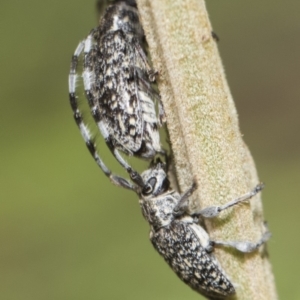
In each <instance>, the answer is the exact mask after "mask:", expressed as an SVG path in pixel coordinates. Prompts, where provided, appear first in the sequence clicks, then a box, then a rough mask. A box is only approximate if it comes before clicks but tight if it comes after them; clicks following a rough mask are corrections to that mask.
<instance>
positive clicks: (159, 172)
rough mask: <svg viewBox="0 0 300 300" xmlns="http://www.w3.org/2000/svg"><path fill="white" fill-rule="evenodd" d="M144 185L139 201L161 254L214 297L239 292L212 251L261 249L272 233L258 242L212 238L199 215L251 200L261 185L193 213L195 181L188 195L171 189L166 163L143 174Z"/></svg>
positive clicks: (189, 281)
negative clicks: (190, 204) (189, 208)
mask: <svg viewBox="0 0 300 300" xmlns="http://www.w3.org/2000/svg"><path fill="white" fill-rule="evenodd" d="M141 176H142V179H143V182H144V183H145V184H144V187H143V188H142V190H141V191H140V193H139V197H140V200H139V203H140V206H141V209H142V212H143V215H144V217H145V219H146V220H147V221H148V222H149V224H150V240H151V242H152V244H153V246H154V248H155V249H156V250H157V251H158V253H159V254H160V255H161V256H163V258H164V259H165V261H166V262H167V263H168V264H169V266H170V267H171V268H172V269H173V271H174V272H175V273H176V274H177V275H178V277H179V278H180V279H181V280H182V281H184V282H185V283H186V284H188V285H189V286H190V287H191V288H192V289H194V290H195V291H197V292H199V293H200V294H202V295H204V296H206V297H209V298H211V299H224V298H226V297H228V296H230V295H233V294H234V293H235V288H234V286H233V284H232V283H231V281H230V279H229V278H228V276H227V275H226V273H225V272H224V270H223V269H222V268H221V266H220V264H219V263H218V261H217V260H216V258H215V257H214V255H213V254H212V251H213V248H214V246H215V245H220V246H229V247H233V248H235V249H237V250H239V251H241V252H244V253H248V252H253V251H255V250H256V249H258V247H259V246H261V245H262V244H263V243H264V242H266V241H267V240H268V239H269V238H270V236H271V234H270V232H268V231H267V232H265V233H264V234H263V236H262V238H261V239H260V240H259V241H258V242H257V243H252V242H249V241H228V242H225V241H212V240H210V238H209V235H208V233H207V232H206V231H205V229H204V228H203V227H201V226H200V225H199V223H198V222H199V218H212V217H216V216H218V215H219V213H220V212H221V211H223V210H225V209H227V208H229V207H231V206H234V205H236V204H239V203H241V202H244V201H246V200H249V199H250V198H252V197H253V196H255V195H256V194H257V193H258V192H260V191H261V190H262V188H263V185H262V184H258V185H257V186H256V187H255V188H254V189H253V190H252V191H251V192H249V193H247V194H245V195H243V196H241V197H239V198H237V199H235V200H233V201H230V202H228V203H227V204H225V205H223V206H211V207H207V208H205V209H203V210H200V211H198V212H196V213H194V214H193V215H189V214H188V213H187V212H186V208H187V205H188V198H189V196H190V195H191V194H192V193H193V191H194V190H195V189H196V185H195V184H193V185H192V186H191V188H190V189H188V190H187V191H186V192H185V193H184V194H182V195H180V194H179V193H178V192H176V191H174V190H172V189H170V184H169V180H168V178H167V175H166V170H165V164H163V163H161V162H160V161H158V162H156V163H154V164H152V166H151V167H150V168H149V169H148V170H146V171H145V172H143V173H142V175H141Z"/></svg>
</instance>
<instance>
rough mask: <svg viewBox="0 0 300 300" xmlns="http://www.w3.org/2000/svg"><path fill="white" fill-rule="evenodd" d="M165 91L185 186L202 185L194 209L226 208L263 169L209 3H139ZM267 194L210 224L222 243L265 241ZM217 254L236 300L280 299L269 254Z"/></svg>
mask: <svg viewBox="0 0 300 300" xmlns="http://www.w3.org/2000/svg"><path fill="white" fill-rule="evenodd" d="M137 3H138V8H139V12H140V15H141V21H142V23H143V27H144V30H145V34H146V39H147V42H148V44H149V50H150V54H151V58H152V62H153V66H154V69H155V70H157V71H158V72H159V76H158V86H159V90H160V93H161V97H162V101H163V104H164V108H165V111H166V115H167V126H168V131H169V134H170V142H171V146H172V151H173V153H174V161H175V168H176V173H177V178H178V183H179V186H180V189H181V190H182V191H184V190H186V189H187V188H188V187H189V186H190V185H191V183H192V181H193V179H194V178H195V179H196V181H197V183H198V189H197V191H196V192H195V193H194V194H195V197H194V199H193V200H194V201H193V203H192V206H194V207H199V206H201V207H206V206H209V205H221V204H224V203H226V202H228V201H230V200H232V199H234V198H236V197H238V196H240V195H242V194H244V193H245V192H247V191H250V190H251V189H252V188H253V187H254V186H255V185H256V184H257V183H258V182H259V180H258V176H257V173H256V169H255V164H254V162H253V160H252V157H251V155H250V153H249V151H248V148H247V146H246V145H245V144H244V142H243V140H242V137H241V136H242V135H241V133H240V131H239V124H238V116H237V112H236V108H235V106H234V102H233V99H232V96H231V93H230V90H229V87H228V84H227V81H226V78H225V73H224V69H223V66H222V62H221V59H220V56H219V53H218V49H217V46H216V42H215V41H214V40H213V38H212V36H211V31H212V28H211V24H210V22H209V19H208V14H207V11H206V7H205V3H204V1H203V0H137ZM263 221H264V218H263V211H262V204H261V199H260V195H258V196H256V197H254V198H253V199H251V202H250V204H244V205H239V206H238V207H235V208H232V209H229V210H228V212H223V213H222V214H221V216H220V218H215V219H212V220H207V221H205V225H206V228H207V230H208V232H209V234H210V236H211V237H212V238H213V239H215V240H217V239H219V240H253V241H256V240H259V238H260V237H261V235H262V232H263V231H264V226H263ZM215 254H216V256H217V258H218V259H219V261H220V262H221V265H222V267H223V268H224V269H225V270H226V273H227V274H228V275H229V276H230V278H231V279H232V281H233V282H234V283H235V285H236V287H237V288H236V291H237V294H236V296H235V297H234V299H243V300H245V299H251V300H256V299H257V300H263V299H265V300H270V299H272V300H273V299H277V295H276V289H275V285H274V278H273V274H272V271H271V266H270V263H269V261H268V259H267V256H266V255H264V256H263V255H261V252H259V251H258V252H257V253H255V254H247V255H241V254H237V253H236V252H234V253H233V252H229V251H225V250H224V249H216V251H215Z"/></svg>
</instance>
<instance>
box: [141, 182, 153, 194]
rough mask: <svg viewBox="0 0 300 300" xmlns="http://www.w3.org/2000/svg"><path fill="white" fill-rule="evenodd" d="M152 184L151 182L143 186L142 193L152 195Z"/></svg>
mask: <svg viewBox="0 0 300 300" xmlns="http://www.w3.org/2000/svg"><path fill="white" fill-rule="evenodd" d="M152 190H153V189H152V186H151V185H150V184H147V185H145V186H144V187H143V191H142V193H143V194H144V195H150V194H151V193H152Z"/></svg>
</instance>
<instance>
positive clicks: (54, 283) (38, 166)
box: [0, 0, 300, 300]
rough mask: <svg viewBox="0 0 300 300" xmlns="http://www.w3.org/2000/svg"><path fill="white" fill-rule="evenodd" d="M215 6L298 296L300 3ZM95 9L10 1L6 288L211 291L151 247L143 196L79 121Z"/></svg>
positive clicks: (1, 250)
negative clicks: (85, 46)
mask: <svg viewBox="0 0 300 300" xmlns="http://www.w3.org/2000/svg"><path fill="white" fill-rule="evenodd" d="M207 6H208V10H209V13H210V16H211V21H212V24H213V27H214V30H215V32H216V33H217V34H218V35H219V36H220V38H221V41H220V42H219V49H220V53H221V56H222V59H223V63H224V65H225V69H226V72H227V76H228V80H229V84H230V87H231V91H232V93H233V96H234V99H235V102H236V106H237V109H238V112H239V116H240V125H241V130H242V133H243V134H244V138H245V140H246V143H247V144H248V146H249V147H250V149H251V152H252V154H253V156H254V158H255V161H256V164H257V168H258V172H259V175H260V178H261V180H263V181H264V182H266V189H265V190H264V192H263V201H264V210H265V217H266V219H267V220H268V222H269V227H270V229H271V231H272V232H273V237H272V239H271V241H270V242H269V252H270V257H271V261H272V263H273V269H274V273H275V277H276V282H277V288H278V292H279V296H280V298H281V299H289V300H293V299H300V285H299V278H300V277H299V269H300V260H299V253H300V241H299V237H298V235H297V232H298V233H299V231H298V230H300V217H299V208H300V204H299V187H300V184H299V180H300V157H299V152H300V139H299V131H300V116H299V113H300V101H299V96H300V84H299V75H300V74H299V73H300V72H299V68H300V59H299V57H300V55H299V54H300V39H299V32H300V22H299V12H300V1H297V0H293V1H292V0H290V1H278V0H277V1H276V0H265V1H259V0H251V1H250V0H244V1H240V0H230V1H213V0H208V1H207ZM94 7H95V3H94V0H85V1H83V0H75V1H74V0H52V1H40V0H27V1H11V0H1V1H0V28H1V29H0V30H1V47H0V61H1V69H0V77H1V79H0V99H1V110H0V122H1V127H0V133H1V139H0V143H1V146H0V151H1V155H0V180H1V181H0V185H1V186H0V291H1V292H0V293H1V296H0V297H1V299H4V300H40V299H43V300H48V299H49V300H50V299H51V300H53V299H57V300H60V299H62V300H69V299H72V300H76V299H78V300H81V299H89V300H96V299H97V300H99V299H131V300H132V299H145V300H146V299H163V300H167V299H172V300H175V299H186V300H187V299H190V300H192V299H200V298H201V297H199V296H198V295H197V294H196V293H194V292H193V291H191V290H190V289H189V288H187V287H186V286H185V285H184V284H182V283H181V282H180V281H179V280H178V279H177V277H176V276H175V275H174V274H173V273H172V271H171V270H170V269H169V268H168V266H167V265H166V264H165V263H164V262H163V260H162V259H161V258H160V257H159V256H158V255H157V253H156V252H155V251H154V250H153V249H152V246H151V244H150V242H149V241H148V224H147V223H146V222H145V221H144V220H143V218H142V215H141V213H140V209H139V206H138V201H137V197H136V196H135V195H134V194H133V193H130V192H129V191H125V190H122V189H118V188H115V187H113V186H112V185H111V184H110V183H109V181H108V180H107V179H106V178H105V176H104V175H103V174H102V173H101V171H100V170H99V169H98V168H97V166H96V164H95V163H94V162H93V160H92V158H91V157H90V155H89V153H88V151H87V150H86V148H85V145H84V143H83V141H82V139H81V137H80V134H79V131H78V129H77V128H76V125H75V123H74V121H73V118H72V113H71V109H70V105H69V102H68V90H67V76H68V70H69V65H70V58H71V55H72V53H73V51H74V49H75V47H76V45H77V43H78V42H79V40H81V39H82V38H84V37H85V36H86V35H87V33H88V32H89V31H90V29H91V28H92V27H94V26H95V25H96V23H97V17H96V16H97V15H96V12H95V9H94ZM103 148H105V147H103ZM103 153H104V156H105V157H107V160H106V162H107V164H108V165H109V166H110V167H112V168H113V169H114V170H115V171H116V172H119V168H118V166H117V164H116V163H115V162H114V161H113V159H112V158H111V157H110V156H109V153H108V152H107V150H106V149H103ZM253 276H255V273H253Z"/></svg>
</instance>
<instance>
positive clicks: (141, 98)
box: [69, 0, 165, 188]
mask: <svg viewBox="0 0 300 300" xmlns="http://www.w3.org/2000/svg"><path fill="white" fill-rule="evenodd" d="M144 48H145V47H144V32H143V29H142V26H141V24H140V20H139V15H138V11H137V8H136V3H135V1H133V0H127V1H112V4H111V5H110V6H108V7H107V9H106V11H105V13H104V15H103V17H102V19H101V21H100V24H99V26H98V27H96V28H94V29H93V30H92V31H91V33H90V34H89V35H88V36H87V38H86V39H85V40H83V41H82V42H80V43H79V45H78V46H77V48H76V50H75V53H74V55H73V57H72V62H71V69H70V74H69V98H70V102H71V106H72V109H73V112H74V118H75V121H76V123H77V125H78V126H79V129H80V131H81V134H82V136H83V138H84V140H85V142H86V145H87V147H88V149H89V151H90V152H91V154H92V156H93V157H94V159H95V161H96V162H97V164H98V165H99V166H100V168H101V169H102V170H103V172H104V173H105V174H106V176H108V177H109V178H110V179H111V181H112V182H113V183H115V184H116V185H119V186H122V187H125V188H132V187H133V186H132V185H131V184H130V183H129V182H128V181H126V180H125V181H124V180H123V179H122V178H120V177H118V176H115V175H112V174H111V171H110V170H109V169H108V168H107V167H106V166H105V164H104V162H103V161H102V159H101V158H100V156H99V154H98V153H97V149H96V146H95V141H94V138H93V136H92V134H91V133H90V131H89V130H88V127H87V125H86V124H85V122H84V120H83V115H82V112H81V111H80V109H79V105H78V100H77V98H78V96H77V95H76V80H77V79H78V77H79V76H78V75H77V69H78V62H79V57H80V56H81V55H82V53H83V73H82V78H83V83H84V89H85V96H86V99H87V101H88V103H89V106H90V109H91V113H92V115H93V118H94V120H95V122H96V123H97V125H98V128H99V130H100V132H101V134H102V136H103V137H104V139H105V142H106V144H107V145H108V147H109V149H110V151H111V152H112V154H113V155H114V157H115V158H116V159H117V160H118V162H119V163H120V164H121V165H122V166H123V167H124V168H125V169H126V170H127V172H128V173H129V175H130V177H131V179H132V180H133V181H134V182H135V183H137V184H138V185H142V182H141V177H140V176H139V174H138V173H137V172H135V171H133V169H132V168H131V166H130V165H129V164H128V163H127V162H126V161H125V160H124V159H123V157H122V156H121V155H120V153H119V151H118V150H121V151H123V152H124V153H126V154H129V155H135V156H137V157H140V158H144V159H152V158H153V157H154V156H155V155H156V154H158V153H161V154H163V153H164V151H163V150H162V149H161V145H160V138H159V132H158V128H159V126H161V125H162V123H163V122H165V116H164V111H163V106H162V103H161V101H160V97H159V94H158V93H157V92H156V91H155V89H154V88H153V86H152V83H153V82H154V81H155V72H154V71H153V70H152V69H151V68H150V66H149V64H148V60H147V57H146V53H145V50H144ZM155 101H157V102H158V112H156V108H155Z"/></svg>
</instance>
